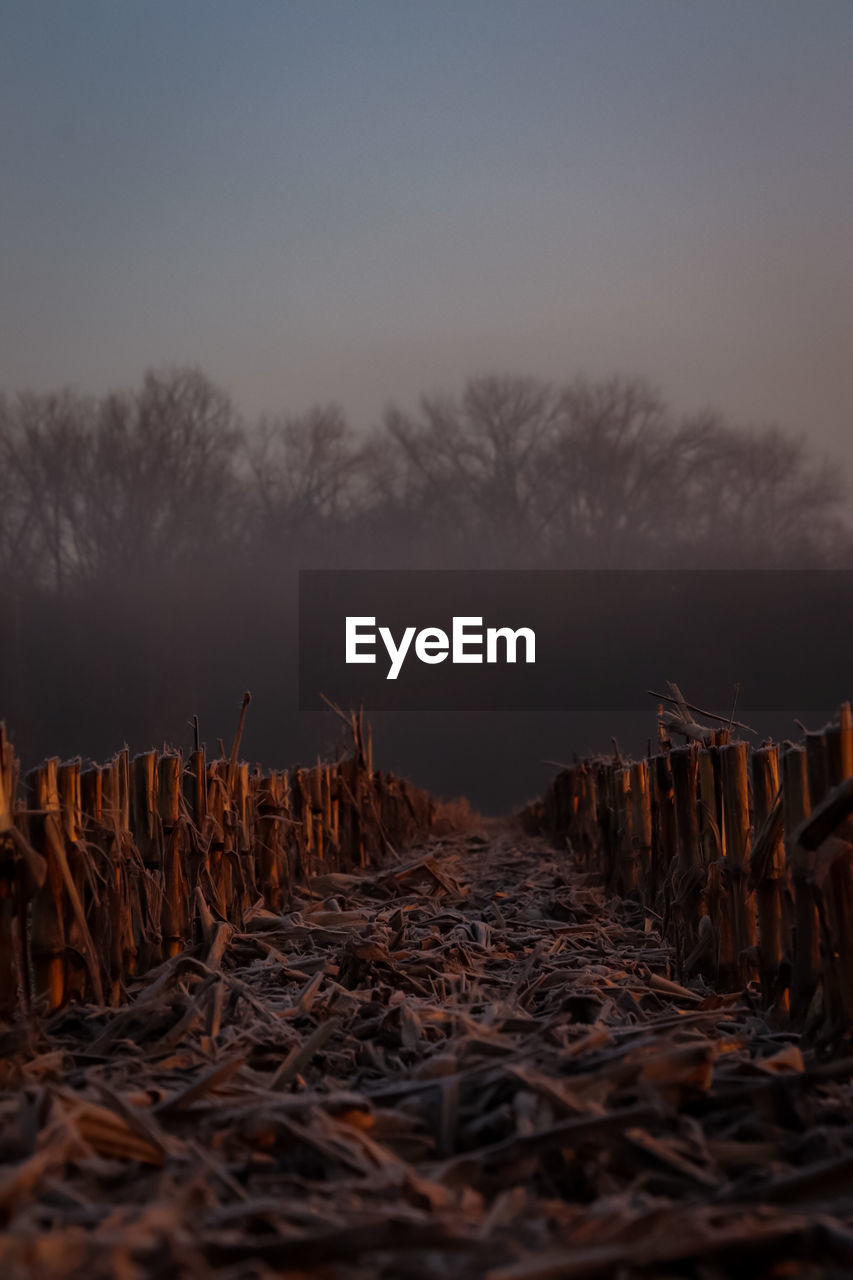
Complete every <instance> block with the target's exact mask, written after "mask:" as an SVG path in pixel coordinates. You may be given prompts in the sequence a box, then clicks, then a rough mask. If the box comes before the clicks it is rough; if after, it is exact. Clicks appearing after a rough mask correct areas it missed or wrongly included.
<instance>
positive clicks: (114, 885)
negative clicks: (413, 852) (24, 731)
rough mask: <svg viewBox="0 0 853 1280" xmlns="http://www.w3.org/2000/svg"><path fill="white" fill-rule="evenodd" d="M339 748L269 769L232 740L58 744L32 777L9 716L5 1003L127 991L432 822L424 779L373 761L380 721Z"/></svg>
mask: <svg viewBox="0 0 853 1280" xmlns="http://www.w3.org/2000/svg"><path fill="white" fill-rule="evenodd" d="M351 729H352V734H353V744H354V745H353V749H352V751H351V753H350V754H348V755H347V756H346V758H344V759H341V760H338V761H336V762H335V763H318V764H317V765H316V766H315V767H313V768H307V769H303V768H297V769H294V770H291V771H290V772H268V773H265V772H262V771H261V770H260V769H259V768H256V769H254V770H250V768H249V766H248V765H247V764H245V763H242V762H240V761H239V760H238V759H237V751H236V746H237V744H236V743H235V750H234V751H233V752H232V753H231V756H230V758H229V757H227V756H226V754H225V752H224V750H222V754H221V757H220V758H218V759H212V760H209V759H208V758H207V755H206V752H205V749H204V748H203V747H201V746H196V749H195V750H193V751H192V752H191V753H190V754H189V755H188V757H184V756H183V755H182V753H181V752H180V751H177V750H173V751H172V750H164V751H162V752H158V751H146V752H143V753H141V754H140V755H136V756H133V757H131V756H130V755H129V753H128V751H127V750H124V751H121V752H119V753H118V754H117V755H116V756H114V757H113V759H112V760H110V761H109V762H108V763H106V764H103V765H98V764H90V765H87V766H86V767H83V765H82V764H81V762H80V761H79V760H72V761H69V762H65V763H62V762H60V761H59V760H57V759H50V760H46V761H45V762H44V763H43V764H41V765H39V767H38V768H36V769H33V770H31V771H30V772H28V773H27V774H26V775H25V776H24V777H21V775H20V769H19V766H18V762H17V760H16V758H15V755H14V751H13V748H12V745H11V743H10V742H9V741H8V740H7V737H6V733H5V729H4V728H3V727H2V726H0V1017H3V1018H5V1019H10V1018H12V1017H13V1016H14V1015H15V1014H16V1013H17V1012H19V1011H20V1010H21V1009H24V1010H30V1009H32V1008H36V1009H44V1008H47V1009H51V1010H52V1009H56V1008H59V1007H60V1006H62V1005H64V1004H66V1003H68V1002H69V1001H72V1000H90V1001H95V1002H97V1003H98V1004H101V1005H105V1004H109V1005H117V1004H119V1003H121V1001H122V999H123V998H124V995H125V991H126V988H127V984H128V982H129V981H130V980H132V979H133V978H134V977H135V976H137V975H139V974H141V973H143V972H144V971H145V970H147V969H150V968H151V967H152V966H154V965H157V964H159V963H160V962H161V961H163V960H164V959H167V958H169V957H171V956H174V955H176V954H177V953H178V952H179V951H180V950H181V949H182V948H183V947H185V946H187V945H188V944H192V943H193V942H205V943H209V942H210V941H211V939H212V938H213V937H214V936H215V935H216V932H217V930H218V929H221V927H222V926H231V927H233V928H237V929H239V928H240V927H241V926H242V924H243V921H244V918H245V916H246V914H247V912H249V911H250V910H256V909H257V908H258V906H259V905H260V904H263V906H264V907H265V908H267V909H270V910H272V911H276V912H281V911H283V910H286V909H287V908H288V906H289V904H290V901H291V894H292V888H293V886H294V885H295V884H296V883H297V882H299V881H300V880H304V878H305V877H306V876H308V875H312V874H318V873H321V872H324V871H349V870H351V869H353V868H357V867H364V866H367V865H370V864H371V863H373V862H377V861H380V860H382V859H385V858H386V857H387V856H388V854H389V851H395V850H396V849H398V848H402V847H404V846H405V845H406V844H407V843H409V842H411V841H412V840H413V839H414V838H416V837H417V836H418V835H420V834H423V833H424V832H425V831H427V830H429V827H430V824H431V820H432V802H431V800H430V799H429V797H428V796H426V795H425V794H424V793H423V792H420V791H418V790H417V789H415V788H413V787H411V786H409V785H408V784H407V783H406V782H403V781H400V780H398V779H396V778H394V777H392V776H390V775H383V774H382V773H379V772H376V771H374V769H373V763H372V750H371V745H370V735H369V730H368V732H367V734H365V733H364V731H363V727H362V724H361V720H360V718H358V717H353V718H352V721H351Z"/></svg>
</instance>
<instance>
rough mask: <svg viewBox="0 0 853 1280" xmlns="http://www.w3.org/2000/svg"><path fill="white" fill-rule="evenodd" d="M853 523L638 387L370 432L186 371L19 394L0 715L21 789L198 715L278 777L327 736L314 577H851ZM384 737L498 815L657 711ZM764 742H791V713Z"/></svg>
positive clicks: (747, 443) (745, 438)
mask: <svg viewBox="0 0 853 1280" xmlns="http://www.w3.org/2000/svg"><path fill="white" fill-rule="evenodd" d="M849 514H850V513H849V504H848V499H847V490H846V486H845V483H844V477H843V473H842V470H841V468H840V467H839V465H838V464H837V463H836V462H835V461H834V460H833V459H831V458H824V457H822V456H820V455H817V454H815V453H814V452H813V451H812V450H811V449H810V448H809V447H808V445H807V444H806V443H805V442H804V441H803V440H802V439H798V438H797V437H795V436H793V435H791V434H790V433H787V432H785V431H782V430H781V429H779V428H774V427H762V428H760V429H759V428H755V427H751V426H749V425H748V424H742V423H738V422H736V421H733V420H731V419H730V418H729V417H727V416H726V415H725V414H724V413H723V412H722V411H711V410H708V411H705V412H703V413H702V414H699V415H694V416H690V415H683V414H679V413H677V412H675V411H674V410H673V409H671V408H670V406H669V404H668V402H667V398H666V396H665V394H664V392H663V391H662V390H661V389H659V388H656V387H655V386H653V385H651V384H650V383H647V382H645V381H643V380H642V379H638V378H635V377H619V376H613V377H609V378H597V379H596V378H588V377H584V376H582V375H579V374H576V375H573V376H571V377H570V378H568V379H567V380H566V382H565V383H553V382H547V381H544V380H541V379H537V378H533V377H524V376H517V375H514V374H504V373H495V374H492V375H488V376H478V377H473V378H471V379H470V380H469V381H468V382H467V383H466V385H465V387H464V390H463V393H462V394H461V395H458V396H454V395H452V394H447V395H443V394H434V393H433V394H430V395H428V396H425V397H422V398H421V399H420V400H418V401H416V402H415V403H414V404H411V405H400V406H397V407H393V406H392V407H390V408H389V409H388V411H387V412H386V414H385V415H384V417H383V419H382V420H381V421H380V422H377V424H376V426H375V428H374V429H373V430H372V431H369V432H365V431H363V430H356V429H354V428H353V427H352V426H351V425H350V424H349V422H348V421H347V417H346V414H345V413H344V411H343V409H342V408H341V407H339V406H337V405H334V404H320V405H317V406H315V407H314V408H312V409H310V410H308V411H307V412H302V413H297V414H292V413H289V412H288V411H287V409H286V408H283V409H282V412H281V413H280V414H278V415H273V416H270V415H267V416H262V417H260V418H249V417H244V416H242V415H241V413H240V411H239V408H238V406H236V405H235V404H234V403H233V402H232V400H231V399H230V397H229V396H228V394H227V393H226V392H225V391H224V390H223V389H222V388H221V387H219V386H217V384H216V383H215V381H213V380H212V379H211V378H210V377H209V376H207V375H206V374H205V373H204V372H202V371H200V370H199V369H195V368H167V369H161V370H156V371H149V372H147V373H146V374H145V375H144V377H143V378H142V379H141V381H140V383H139V384H138V385H137V386H136V387H133V388H130V389H125V390H116V391H114V392H112V393H109V394H106V395H104V396H100V397H90V396H84V395H81V394H77V393H74V392H72V391H68V390H58V391H57V392H55V393H44V392H40V393H35V392H33V393H26V394H18V395H8V396H6V397H5V398H3V400H2V401H0V588H2V598H3V600H4V602H5V609H4V615H5V616H4V625H3V627H2V628H0V677H2V678H0V716H2V717H4V718H5V719H6V721H7V725H8V727H9V730H10V732H11V734H12V737H13V740H14V741H15V743H16V746H17V749H18V751H19V753H20V754H21V755H22V756H23V758H24V761H25V763H26V764H28V765H29V764H32V763H34V762H35V761H36V760H37V759H38V758H40V757H41V756H43V755H45V754H58V755H60V756H63V757H68V756H71V755H77V754H82V755H83V756H85V757H94V758H103V757H106V756H108V755H110V754H111V753H112V752H113V751H115V750H116V749H117V748H119V747H121V746H122V745H123V744H124V743H125V742H127V743H128V744H129V745H130V747H131V749H132V750H134V751H137V750H142V749H145V748H148V747H150V746H152V745H159V744H161V743H162V742H164V741H168V742H171V743H175V744H176V745H179V746H187V745H189V743H190V740H191V738H190V728H189V721H190V720H191V718H192V716H193V715H196V714H197V715H198V716H199V718H200V724H201V736H202V738H203V739H205V740H206V741H207V743H208V746H209V748H210V749H211V750H215V748H216V741H217V739H218V738H219V737H220V736H221V737H224V738H229V737H230V735H231V733H232V732H233V728H234V725H235V723H236V717H237V711H238V708H239V704H240V699H241V697H242V693H243V690H244V689H246V688H248V689H250V690H251V691H252V694H253V703H252V706H251V708H250V712H249V718H248V722H247V727H246V734H245V738H244V751H245V753H246V755H247V756H248V758H249V759H250V760H252V761H258V762H260V763H262V764H263V765H265V766H267V767H270V766H287V765H289V764H291V763H293V762H295V761H298V760H299V761H305V760H308V759H310V758H311V757H312V756H313V755H314V754H315V753H316V752H318V751H322V752H326V751H330V750H334V749H335V745H336V740H337V737H338V724H337V721H336V719H335V717H334V715H333V714H332V713H331V712H329V711H328V710H327V709H325V708H324V707H323V704H322V703H321V702H320V701H319V699H318V706H317V709H316V712H313V713H312V712H308V713H306V712H302V713H300V712H299V710H298V698H297V672H296V606H297V573H298V570H299V569H304V568H335V569H342V568H353V569H354V568H409V569H410V568H453V569H459V568H514V569H535V568H598V569H615V568H620V569H625V568H629V569H638V570H640V569H646V568H696V569H705V568H737V569H743V568H774V569H784V568H815V569H817V568H828V567H848V566H850V565H851V564H853V539H852V538H851V532H850V525H849ZM631 625H632V619H631V618H630V617H626V618H625V619H624V626H625V627H626V628H630V627H631ZM792 657H796V655H792ZM678 676H679V673H678V671H666V672H661V680H664V679H675V680H677V679H678ZM748 676H749V673H748V672H744V673H743V678H744V681H746V682H748ZM686 692H687V694H688V697H690V698H691V699H693V700H695V701H697V702H698V703H699V704H700V705H701V704H702V698H703V691H702V689H690V690H687V691H686ZM847 692H848V691H846V690H842V689H839V691H838V696H839V699H840V698H841V697H843V696H845V695H846V693H847ZM720 710H722V711H723V712H725V711H727V710H728V708H720ZM366 712H367V714H368V715H370V714H371V708H370V707H369V706H368V707H367V708H366ZM372 718H373V720H374V722H375V729H376V742H377V760H378V763H379V764H380V766H382V767H384V768H391V769H393V770H394V771H397V772H402V773H406V774H408V775H409V776H411V777H412V778H413V779H414V780H415V781H417V782H418V783H420V784H422V785H424V786H427V787H431V788H434V789H435V790H436V791H437V792H439V793H441V794H444V795H448V796H450V795H455V794H459V793H465V794H467V795H468V796H469V798H470V799H471V800H472V802H473V803H474V804H475V805H479V806H481V807H483V808H485V809H487V810H491V811H501V810H507V809H510V808H513V807H515V806H517V805H519V804H520V803H522V802H523V801H524V800H525V799H527V798H529V797H530V796H532V795H533V794H535V793H536V792H537V791H538V790H539V789H540V788H541V786H542V785H543V783H544V781H545V780H546V779H547V777H548V776H549V766H545V765H543V764H542V761H543V759H549V760H552V761H553V760H556V761H565V760H568V759H569V758H571V755H572V753H575V752H578V753H584V752H586V751H587V750H601V749H608V748H609V747H610V745H611V736H612V735H615V736H616V737H617V738H618V739H619V742H620V745H621V746H622V747H623V749H626V750H633V751H639V750H642V749H643V748H644V747H645V745H646V741H647V739H648V737H650V736H652V735H653V732H654V703H653V702H652V700H651V699H650V701H649V712H648V716H645V717H644V716H641V715H637V714H636V712H633V713H631V714H628V713H625V714H624V715H622V716H619V715H616V714H614V713H613V712H610V713H601V714H593V713H589V712H587V713H585V714H583V715H581V714H575V715H571V714H556V713H554V714H548V713H538V714H534V713H521V712H513V713H507V712H504V713H500V714H498V713H496V712H494V713H489V712H482V711H481V712H476V713H474V712H461V711H459V712H446V711H445V712H419V713H412V712H409V713H403V712H393V713H392V712H387V711H386V712H378V713H376V714H375V715H373V717H372ZM756 728H758V729H759V730H760V731H761V732H772V733H777V734H785V733H790V732H792V731H793V726H792V725H791V723H790V718H789V717H788V716H784V715H782V713H780V714H779V716H777V717H775V718H772V717H767V716H765V717H764V719H763V722H762V723H760V724H758V725H756Z"/></svg>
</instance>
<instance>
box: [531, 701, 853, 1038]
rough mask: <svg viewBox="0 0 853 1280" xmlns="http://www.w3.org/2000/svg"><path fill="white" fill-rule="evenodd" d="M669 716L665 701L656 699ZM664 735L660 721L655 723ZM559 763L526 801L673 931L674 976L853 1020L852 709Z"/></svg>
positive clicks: (535, 824)
mask: <svg viewBox="0 0 853 1280" xmlns="http://www.w3.org/2000/svg"><path fill="white" fill-rule="evenodd" d="M664 716H666V713H664ZM662 736H663V735H662ZM703 737H704V740H703V741H701V742H697V741H690V742H688V744H687V745H685V746H677V747H672V746H671V745H670V744H669V742H668V741H666V740H664V743H665V745H664V746H662V748H661V749H660V750H659V751H658V752H657V753H656V754H651V752H650V754H649V756H648V757H647V758H646V759H643V760H638V761H633V762H628V761H625V760H623V759H622V758H621V756H620V755H619V753H618V750H617V753H616V754H615V755H613V756H611V757H597V758H592V759H587V760H582V761H578V762H577V763H576V764H574V765H572V766H570V767H567V768H564V769H563V770H562V771H561V772H560V773H559V774H558V775H557V776H556V778H555V779H554V781H553V783H552V784H551V786H550V788H549V789H548V791H547V792H546V794H545V796H544V798H543V799H542V800H541V801H539V802H537V803H536V804H535V805H533V806H531V807H530V808H529V809H528V810H527V811H526V813H525V819H526V822H527V824H528V825H529V826H531V827H532V828H535V829H536V830H538V831H541V832H543V833H544V834H547V835H548V836H549V837H550V838H552V839H554V840H556V841H557V842H559V843H561V844H564V843H565V842H568V844H569V845H570V847H571V849H572V850H573V852H574V854H575V855H576V856H577V857H578V858H579V859H580V860H581V861H582V863H583V864H584V865H585V866H586V867H588V868H589V869H590V870H592V871H594V872H597V873H599V874H601V875H602V876H603V878H604V881H605V884H606V886H607V888H608V889H609V890H610V891H611V892H613V893H614V894H618V895H621V896H623V897H626V898H633V899H636V900H638V901H639V902H640V903H641V904H642V906H643V907H644V909H645V910H646V911H647V912H648V913H649V917H650V918H651V919H652V920H653V921H655V918H656V921H655V922H656V923H659V925H660V927H661V928H662V931H663V933H664V935H665V936H666V937H667V939H668V940H669V941H670V942H671V943H672V944H673V947H674V952H675V957H676V963H677V966H678V976H679V978H680V979H681V981H686V980H689V979H691V978H692V977H695V976H701V977H703V978H705V979H706V980H707V981H708V982H710V983H711V984H713V985H714V987H715V988H716V989H717V990H735V989H741V988H743V987H744V986H747V985H748V984H750V983H755V984H757V986H760V992H761V995H762V997H763V1000H764V1002H765V1004H766V1005H767V1006H768V1007H769V1008H770V1009H772V1010H773V1011H774V1012H775V1014H776V1015H777V1017H778V1019H779V1021H780V1023H784V1022H788V1021H789V1020H790V1021H791V1022H793V1023H794V1024H795V1025H797V1026H801V1027H805V1028H808V1029H809V1030H810V1031H811V1032H812V1033H814V1034H816V1035H819V1036H820V1037H821V1038H823V1039H825V1040H828V1041H835V1040H838V1039H839V1038H844V1037H847V1036H848V1035H849V1033H850V1032H851V1030H853V819H851V814H853V719H851V711H850V706H849V704H847V703H845V704H844V705H843V706H842V707H841V708H840V710H839V712H838V714H837V716H836V717H835V719H834V720H833V722H832V723H830V724H828V725H826V726H825V727H824V728H823V729H821V730H820V731H819V732H814V733H811V732H807V733H805V734H804V737H803V739H802V741H799V742H796V743H795V742H786V743H784V744H782V745H781V746H779V745H774V744H772V743H770V742H766V743H764V744H763V745H762V746H760V747H756V748H750V746H749V745H748V744H747V743H746V742H743V741H730V737H731V734H730V731H729V730H728V729H719V730H717V731H714V732H710V733H707V734H704V735H703Z"/></svg>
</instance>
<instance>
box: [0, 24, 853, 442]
mask: <svg viewBox="0 0 853 1280" xmlns="http://www.w3.org/2000/svg"><path fill="white" fill-rule="evenodd" d="M851 66H853V4H851V3H850V2H849V0H839V2H837V3H836V2H833V0H819V2H818V3H808V2H807V0H801V2H798V3H791V2H790V0H749V2H748V3H747V2H746V0H737V2H736V3H735V2H730V0H587V2H586V3H580V2H578V0H562V2H557V0H455V2H454V3H447V2H446V0H429V3H428V2H427V0H417V2H415V0H350V2H349V3H344V2H343V0H313V3H309V0H304V2H302V0H300V2H299V3H296V2H294V0H278V2H275V3H274V2H272V0H242V2H240V3H238V2H236V0H235V2H234V3H223V2H222V0H168V2H167V3H163V2H161V0H144V2H143V0H97V2H96V0H74V2H73V3H72V2H71V0H66V2H65V3H46V2H44V0H26V3H17V2H16V3H8V2H7V0H0V165H2V173H3V177H4V182H3V198H2V202H0V223H1V224H2V240H0V387H2V388H5V389H6V390H8V391H11V390H17V389H21V388H23V387H36V388H48V387H55V386H58V385H61V384H65V383H71V384H73V385H75V386H77V387H79V388H80V389H82V390H91V391H95V392H97V391H102V390H105V389H106V388H107V387H113V386H123V385H129V384H133V383H135V382H136V381H138V379H139V377H140V376H141V373H142V371H143V370H144V369H145V368H146V367H148V366H152V365H153V366H160V365H164V364H170V363H197V364H200V365H201V366H202V367H203V368H204V369H206V370H207V372H208V373H209V374H210V375H211V376H212V377H214V378H215V379H216V380H217V381H219V382H221V383H222V384H223V385H225V386H226V387H228V388H229V389H230V390H231V391H232V392H233V394H234V396H235V398H236V399H237V401H238V403H239V404H240V405H241V406H242V407H243V408H244V409H245V410H246V411H247V412H248V413H255V412H258V411H260V410H274V409H278V408H287V409H290V410H299V409H302V408H305V407H307V406H308V405H310V404H311V403H313V402H315V401H328V400H337V401H339V402H340V403H341V404H343V405H344V407H345V408H346V409H347V410H348V411H349V413H350V415H351V417H352V418H353V420H354V421H355V422H356V424H357V425H365V426H366V425H369V424H370V423H371V422H373V421H374V420H375V419H376V418H377V417H378V415H379V413H380V412H381V410H382V408H383V406H384V405H385V404H386V403H387V402H388V401H390V400H392V399H393V400H397V401H398V402H402V403H404V404H408V403H411V402H412V401H413V400H414V398H415V397H416V395H417V394H418V393H419V392H421V391H431V390H436V389H447V390H451V391H452V390H456V389H458V388H459V387H461V385H462V382H463V380H464V378H465V377H466V376H468V375H470V374H476V373H481V372H486V371H490V370H506V371H510V372H522V373H524V372H530V373H534V374H538V375H541V376H545V377H551V378H555V379H562V378H568V377H570V376H571V375H572V374H574V373H575V372H577V371H581V370H582V371H586V372H588V373H590V374H593V375H598V374H604V373H608V372H611V371H621V372H625V373H641V374H644V375H646V376H647V377H649V378H651V379H652V380H654V381H656V382H659V383H660V384H661V385H662V386H663V387H664V388H665V390H666V391H667V392H668V393H669V395H670V397H671V399H672V401H673V402H674V403H675V404H676V405H677V406H679V407H684V408H697V407H701V406H704V405H706V404H708V403H713V404H717V405H719V406H720V407H722V408H723V409H725V410H727V411H728V412H729V413H730V414H731V415H732V416H734V417H736V418H738V419H741V420H750V421H771V420H775V421H778V422H781V423H782V424H783V425H786V426H789V427H792V428H794V429H796V430H803V431H806V432H808V433H809V434H810V435H811V436H813V438H814V439H815V441H816V442H817V443H818V444H820V445H821V446H826V447H830V448H833V449H845V450H846V447H847V446H846V442H847V438H848V436H849V435H850V434H851V427H853V389H851V388H853V380H851V379H850V377H849V373H848V364H849V362H850V351H851V349H853V341H852V340H851V338H853V235H851V226H853V144H851V141H850V139H851V137H853V88H851V82H853V77H851V74H850V68H851Z"/></svg>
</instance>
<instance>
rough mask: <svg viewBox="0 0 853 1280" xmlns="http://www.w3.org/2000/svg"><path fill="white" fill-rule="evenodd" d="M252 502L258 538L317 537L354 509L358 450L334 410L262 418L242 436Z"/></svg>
mask: <svg viewBox="0 0 853 1280" xmlns="http://www.w3.org/2000/svg"><path fill="white" fill-rule="evenodd" d="M246 452H247V457H248V461H249V468H250V473H251V490H250V492H251V502H252V504H253V506H254V508H255V512H256V516H255V523H256V526H257V533H258V534H259V536H260V537H261V538H272V539H273V540H275V541H279V540H280V539H282V538H299V537H307V536H311V535H312V534H316V532H317V530H318V529H319V528H320V527H321V526H322V525H323V524H324V522H334V521H339V520H341V519H342V518H344V517H345V516H346V515H348V514H350V513H351V511H352V509H353V503H354V500H355V493H356V488H357V479H358V475H359V468H360V460H361V449H360V448H359V446H358V444H357V442H356V440H355V437H354V433H353V431H352V429H351V428H350V426H349V424H348V423H347V420H346V418H345V417H344V413H343V410H342V409H340V408H339V407H338V406H337V405H334V404H331V405H317V406H315V407H314V408H312V409H309V410H308V411H307V413H303V414H300V415H297V416H282V417H278V418H268V417H265V418H262V419H261V420H260V422H259V423H258V425H257V426H256V427H255V429H254V430H253V431H252V433H251V434H250V435H249V436H248V437H247V441H246Z"/></svg>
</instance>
